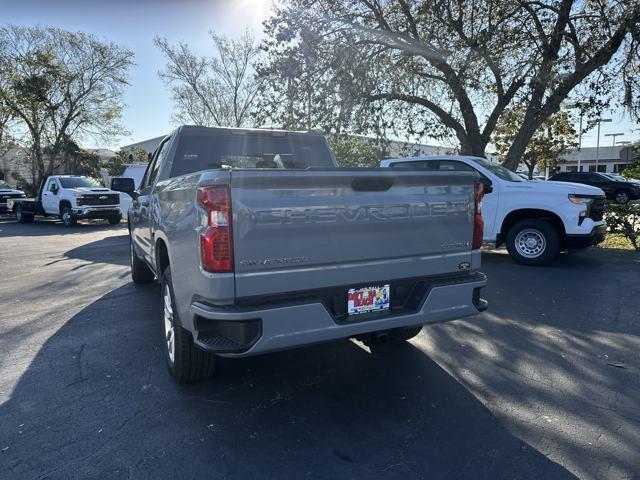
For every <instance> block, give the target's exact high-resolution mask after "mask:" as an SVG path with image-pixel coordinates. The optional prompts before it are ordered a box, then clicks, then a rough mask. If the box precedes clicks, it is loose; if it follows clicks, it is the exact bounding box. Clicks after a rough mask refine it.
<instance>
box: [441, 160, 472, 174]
mask: <svg viewBox="0 0 640 480" xmlns="http://www.w3.org/2000/svg"><path fill="white" fill-rule="evenodd" d="M438 163H439V165H438V170H443V171H455V172H473V171H474V170H475V169H474V168H473V167H470V166H469V165H467V164H466V163H462V162H458V161H455V160H440V161H439V162H438Z"/></svg>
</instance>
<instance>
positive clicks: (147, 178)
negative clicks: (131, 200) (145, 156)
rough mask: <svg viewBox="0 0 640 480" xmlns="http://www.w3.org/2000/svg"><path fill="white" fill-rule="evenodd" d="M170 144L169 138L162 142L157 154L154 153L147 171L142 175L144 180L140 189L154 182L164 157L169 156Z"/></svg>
mask: <svg viewBox="0 0 640 480" xmlns="http://www.w3.org/2000/svg"><path fill="white" fill-rule="evenodd" d="M168 145H169V139H167V140H165V141H164V142H162V143H161V144H160V146H159V147H158V148H157V150H156V152H155V154H154V155H153V159H152V160H151V163H149V166H148V167H147V171H146V172H144V177H142V181H141V182H140V190H142V189H144V188H147V187H149V186H151V185H153V184H154V182H155V180H156V177H157V176H158V170H159V169H160V165H161V164H162V161H163V160H164V158H165V157H166V156H167V149H168Z"/></svg>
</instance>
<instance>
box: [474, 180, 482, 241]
mask: <svg viewBox="0 0 640 480" xmlns="http://www.w3.org/2000/svg"><path fill="white" fill-rule="evenodd" d="M483 196H484V185H483V184H482V182H476V187H475V193H474V199H473V204H474V213H473V250H477V249H478V248H480V247H482V236H483V230H484V220H483V219H482V197H483Z"/></svg>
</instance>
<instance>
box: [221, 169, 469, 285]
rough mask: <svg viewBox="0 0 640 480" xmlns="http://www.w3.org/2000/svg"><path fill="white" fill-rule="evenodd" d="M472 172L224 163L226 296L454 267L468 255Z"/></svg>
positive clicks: (350, 282) (365, 282)
mask: <svg viewBox="0 0 640 480" xmlns="http://www.w3.org/2000/svg"><path fill="white" fill-rule="evenodd" d="M476 178H477V177H476V175H475V174H474V173H472V172H424V173H423V172H416V171H400V170H398V171H395V170H386V169H385V170H338V169H335V170H322V171H295V170H284V171H283V170H280V171H269V170H263V171H255V170H234V171H232V173H231V197H232V215H233V239H234V257H235V260H234V261H235V279H236V295H237V296H238V297H250V296H254V295H264V294H276V293H281V292H295V291H304V290H310V289H321V288H324V287H330V286H339V285H344V286H353V287H360V286H369V285H375V284H377V283H381V282H383V283H384V281H387V280H393V279H403V278H414V277H423V276H427V275H437V274H444V273H451V272H457V271H459V270H460V269H461V268H464V265H465V264H466V263H467V262H471V241H472V233H473V208H474V205H473V194H474V181H475V179H476ZM461 265H462V266H461Z"/></svg>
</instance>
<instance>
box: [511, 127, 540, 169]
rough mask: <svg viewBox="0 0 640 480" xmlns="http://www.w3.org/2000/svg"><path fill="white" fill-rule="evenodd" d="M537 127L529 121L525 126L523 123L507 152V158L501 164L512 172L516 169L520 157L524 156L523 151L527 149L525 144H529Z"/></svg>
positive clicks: (520, 159)
mask: <svg viewBox="0 0 640 480" xmlns="http://www.w3.org/2000/svg"><path fill="white" fill-rule="evenodd" d="M537 128H538V126H537V125H532V124H531V123H529V124H526V126H525V125H524V124H523V126H522V127H521V128H520V131H518V133H517V134H516V136H515V138H514V139H513V143H512V144H511V146H510V147H509V151H508V152H507V160H506V161H505V162H504V164H503V165H504V166H505V167H506V168H508V169H509V170H512V171H514V172H515V171H516V170H517V169H518V165H520V162H521V161H522V157H524V153H525V151H526V150H527V145H529V140H531V137H532V136H533V134H534V133H535V132H536V129H537Z"/></svg>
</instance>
